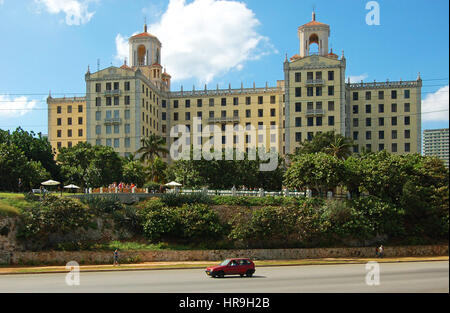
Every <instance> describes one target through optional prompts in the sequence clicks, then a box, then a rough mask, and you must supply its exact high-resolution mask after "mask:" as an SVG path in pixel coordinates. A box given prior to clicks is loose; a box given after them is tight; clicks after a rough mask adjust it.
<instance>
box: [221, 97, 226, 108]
mask: <svg viewBox="0 0 450 313" xmlns="http://www.w3.org/2000/svg"><path fill="white" fill-rule="evenodd" d="M220 105H221V106H226V105H227V98H222V99H220Z"/></svg>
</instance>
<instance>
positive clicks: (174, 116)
mask: <svg viewBox="0 0 450 313" xmlns="http://www.w3.org/2000/svg"><path fill="white" fill-rule="evenodd" d="M173 120H174V121H178V113H177V112H175V113H173Z"/></svg>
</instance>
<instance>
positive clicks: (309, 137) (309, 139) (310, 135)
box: [308, 132, 314, 141]
mask: <svg viewBox="0 0 450 313" xmlns="http://www.w3.org/2000/svg"><path fill="white" fill-rule="evenodd" d="M313 138H314V133H313V132H308V141H311V140H313Z"/></svg>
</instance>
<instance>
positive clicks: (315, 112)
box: [306, 109, 325, 116]
mask: <svg viewBox="0 0 450 313" xmlns="http://www.w3.org/2000/svg"><path fill="white" fill-rule="evenodd" d="M306 115H307V116H311V115H312V116H318V115H325V110H324V109H307V110H306Z"/></svg>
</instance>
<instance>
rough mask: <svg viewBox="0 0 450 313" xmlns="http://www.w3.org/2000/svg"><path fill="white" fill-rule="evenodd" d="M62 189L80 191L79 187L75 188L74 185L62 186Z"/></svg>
mask: <svg viewBox="0 0 450 313" xmlns="http://www.w3.org/2000/svg"><path fill="white" fill-rule="evenodd" d="M64 188H66V189H80V187H78V186H76V185H74V184H70V185H67V186H64Z"/></svg>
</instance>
